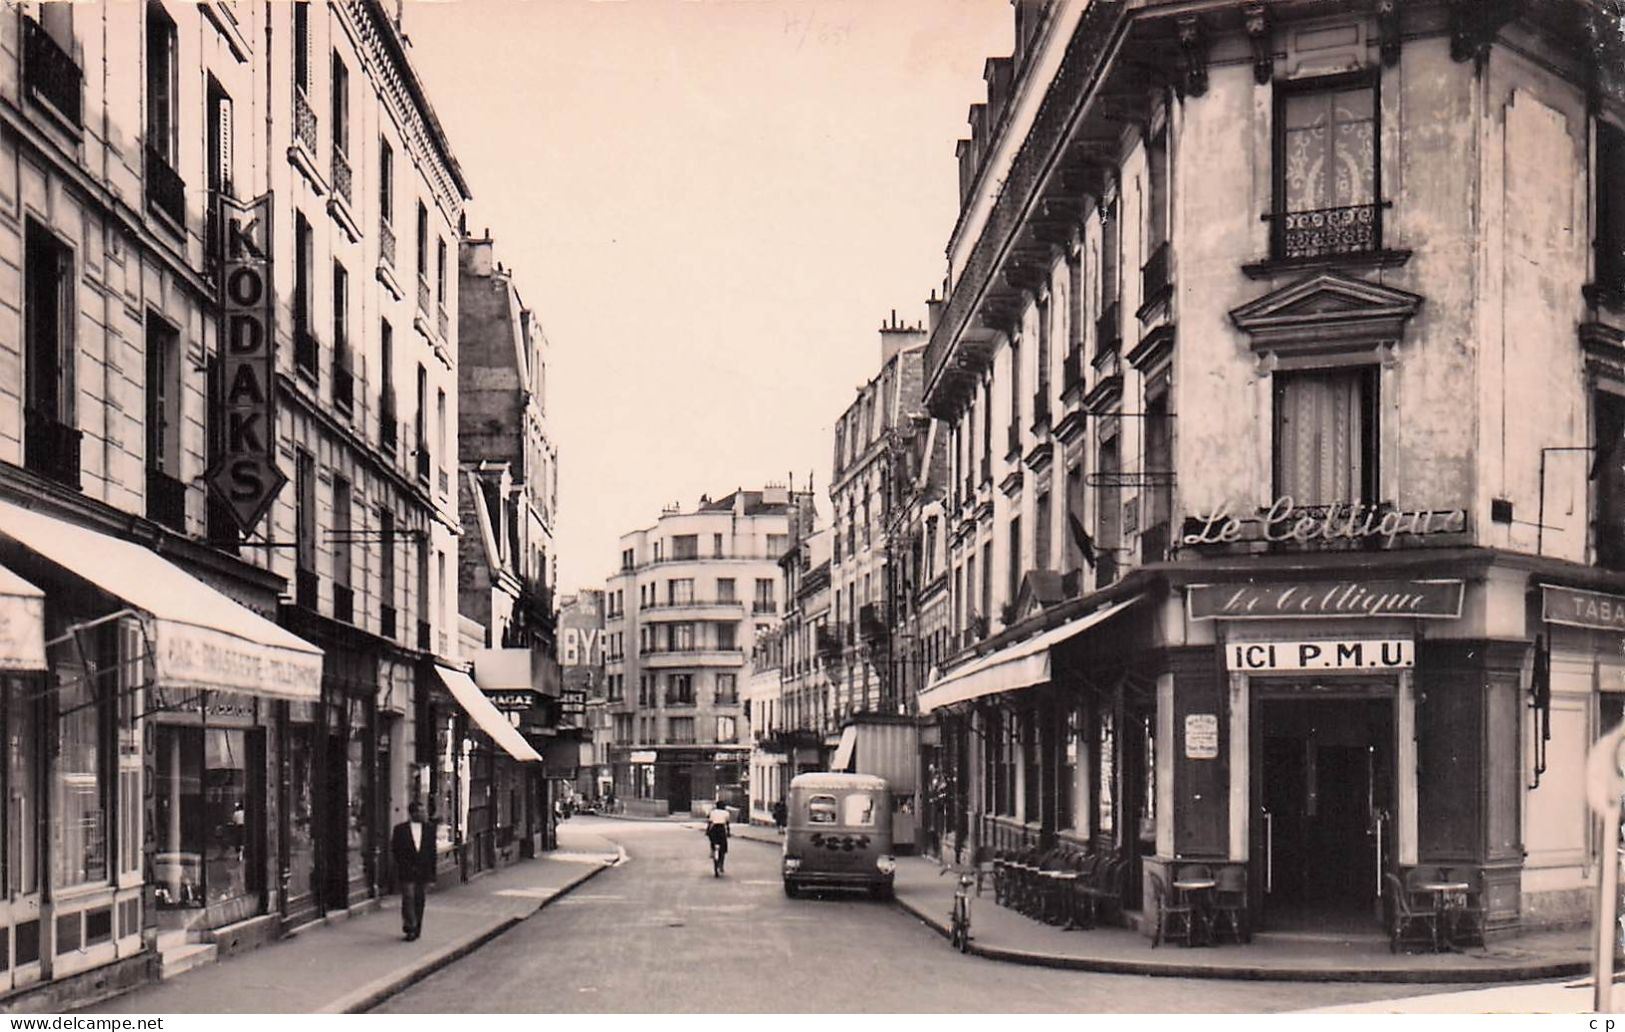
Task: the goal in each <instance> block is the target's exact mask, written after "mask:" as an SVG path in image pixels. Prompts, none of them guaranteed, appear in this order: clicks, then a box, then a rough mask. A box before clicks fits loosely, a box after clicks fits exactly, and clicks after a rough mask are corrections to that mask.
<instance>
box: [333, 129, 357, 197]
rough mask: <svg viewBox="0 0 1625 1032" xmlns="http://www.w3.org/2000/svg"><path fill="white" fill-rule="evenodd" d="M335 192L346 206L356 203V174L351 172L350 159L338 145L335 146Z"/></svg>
mask: <svg viewBox="0 0 1625 1032" xmlns="http://www.w3.org/2000/svg"><path fill="white" fill-rule="evenodd" d="M333 192H334V193H336V194H338V195H339V198H340V199H341V200H343V201H344V203H345V204H346V205H352V204H354V203H355V174H354V173H353V172H351V171H350V157H349V155H347V154H345V153H344V151H343V150H341V149H340V148H339V146H338V145H337V144H334V146H333Z"/></svg>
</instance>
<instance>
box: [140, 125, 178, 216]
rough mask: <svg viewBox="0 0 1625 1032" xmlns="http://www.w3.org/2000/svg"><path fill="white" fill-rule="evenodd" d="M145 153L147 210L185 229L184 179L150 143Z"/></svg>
mask: <svg viewBox="0 0 1625 1032" xmlns="http://www.w3.org/2000/svg"><path fill="white" fill-rule="evenodd" d="M146 154H147V161H146V194H147V210H148V211H155V212H158V213H160V214H162V215H163V216H164V217H165V218H167V219H169V221H170V222H173V223H174V224H175V225H176V226H178V227H180V228H181V229H185V228H186V181H185V180H184V179H182V178H181V177H180V173H178V172H176V171H175V170H174V169H173V168H171V167H170V165H169V160H168V159H167V158H165V157H164V156H163V155H162V154H160V153H158V151H157V150H156V149H154V148H153V147H152V145H151V144H148V146H147V148H146Z"/></svg>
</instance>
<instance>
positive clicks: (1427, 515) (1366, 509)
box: [1180, 495, 1467, 548]
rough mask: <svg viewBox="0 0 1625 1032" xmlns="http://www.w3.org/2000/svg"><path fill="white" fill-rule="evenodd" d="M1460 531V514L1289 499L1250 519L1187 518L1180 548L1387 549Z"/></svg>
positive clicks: (1221, 515)
mask: <svg viewBox="0 0 1625 1032" xmlns="http://www.w3.org/2000/svg"><path fill="white" fill-rule="evenodd" d="M1466 530H1467V510H1466V509H1396V508H1394V507H1392V506H1390V505H1385V504H1371V503H1367V502H1354V503H1348V504H1341V503H1339V504H1334V505H1298V504H1296V503H1295V502H1294V501H1293V499H1292V496H1291V495H1282V496H1281V497H1280V498H1277V499H1275V501H1273V502H1271V503H1270V505H1269V507H1268V508H1266V509H1262V510H1260V511H1259V512H1258V513H1257V514H1255V515H1252V516H1235V515H1232V514H1231V513H1230V512H1229V511H1228V510H1223V509H1221V510H1220V511H1218V512H1215V513H1209V514H1208V515H1206V516H1192V517H1189V518H1188V519H1186V520H1185V526H1184V533H1183V535H1182V536H1181V538H1180V543H1181V544H1183V545H1184V546H1185V547H1187V548H1201V547H1204V546H1210V545H1234V544H1244V543H1250V542H1258V541H1261V542H1269V543H1275V544H1290V545H1296V546H1301V547H1316V546H1319V547H1332V546H1334V545H1338V544H1342V545H1349V544H1356V543H1357V544H1380V545H1382V546H1383V547H1386V548H1392V547H1393V545H1394V543H1395V542H1396V541H1398V540H1400V539H1402V538H1421V537H1430V536H1434V535H1440V534H1461V533H1464V532H1465V531H1466Z"/></svg>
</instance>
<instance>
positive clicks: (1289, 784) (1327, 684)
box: [1249, 677, 1398, 934]
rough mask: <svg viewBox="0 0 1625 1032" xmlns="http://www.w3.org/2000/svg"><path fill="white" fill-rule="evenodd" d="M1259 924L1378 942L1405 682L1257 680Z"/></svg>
mask: <svg viewBox="0 0 1625 1032" xmlns="http://www.w3.org/2000/svg"><path fill="white" fill-rule="evenodd" d="M1250 688H1251V693H1252V706H1251V716H1252V721H1251V723H1252V726H1251V728H1250V738H1251V740H1252V742H1253V748H1252V750H1251V766H1252V771H1251V778H1250V779H1249V780H1250V781H1251V783H1252V786H1253V787H1252V793H1251V794H1252V811H1253V815H1254V819H1253V821H1252V822H1251V824H1252V836H1251V837H1252V841H1251V843H1250V845H1251V849H1250V855H1251V857H1252V863H1251V868H1252V870H1251V871H1250V872H1249V873H1250V878H1249V881H1250V883H1251V884H1252V885H1254V886H1258V887H1259V888H1260V889H1262V891H1260V892H1255V893H1253V910H1254V914H1253V918H1254V920H1255V921H1256V922H1257V927H1259V928H1261V929H1268V930H1273V931H1301V932H1306V931H1315V932H1325V933H1333V934H1336V933H1349V934H1378V933H1380V932H1381V930H1382V928H1383V895H1384V893H1383V875H1384V874H1385V873H1386V872H1388V871H1391V870H1393V869H1394V867H1395V863H1396V861H1397V849H1396V845H1397V843H1396V827H1397V824H1396V820H1395V814H1396V810H1397V809H1398V807H1397V805H1396V802H1397V798H1396V797H1397V792H1396V786H1397V783H1398V774H1397V763H1396V759H1397V752H1398V749H1397V733H1396V720H1395V705H1396V698H1397V695H1398V684H1397V678H1392V677H1389V678H1373V679H1370V680H1365V679H1352V678H1351V679H1339V678H1322V679H1310V678H1252V679H1251V684H1250Z"/></svg>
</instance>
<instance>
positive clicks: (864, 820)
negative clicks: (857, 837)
mask: <svg viewBox="0 0 1625 1032" xmlns="http://www.w3.org/2000/svg"><path fill="white" fill-rule="evenodd" d="M841 823H842V824H844V825H846V826H847V827H852V826H854V825H856V826H858V827H872V826H873V825H874V823H875V797H874V796H872V795H868V794H866V793H862V792H854V793H852V794H851V795H849V796H847V797H846V820H844V821H842V822H841Z"/></svg>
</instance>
